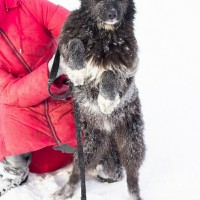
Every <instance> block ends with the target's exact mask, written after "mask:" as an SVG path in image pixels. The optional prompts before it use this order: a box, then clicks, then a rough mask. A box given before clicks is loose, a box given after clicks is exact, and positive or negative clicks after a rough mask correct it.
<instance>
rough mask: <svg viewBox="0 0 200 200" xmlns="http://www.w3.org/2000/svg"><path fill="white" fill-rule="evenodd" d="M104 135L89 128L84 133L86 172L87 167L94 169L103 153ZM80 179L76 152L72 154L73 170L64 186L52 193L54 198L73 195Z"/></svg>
mask: <svg viewBox="0 0 200 200" xmlns="http://www.w3.org/2000/svg"><path fill="white" fill-rule="evenodd" d="M106 141H107V139H106V135H105V134H103V133H101V132H100V131H99V130H96V129H95V130H91V131H90V132H87V133H85V135H84V147H83V151H84V161H85V170H86V172H87V171H88V170H89V169H95V167H96V166H97V164H98V163H99V160H100V158H101V157H102V154H103V153H104V149H105V148H104V146H105V147H107V145H106ZM79 181H80V171H79V166H78V156H77V153H75V155H74V164H73V170H72V173H71V175H70V177H69V181H68V183H67V184H65V185H64V187H63V188H62V189H61V190H59V191H58V192H56V193H55V194H54V200H62V199H67V198H70V197H72V196H73V193H74V191H75V189H76V187H77V185H78V183H79Z"/></svg>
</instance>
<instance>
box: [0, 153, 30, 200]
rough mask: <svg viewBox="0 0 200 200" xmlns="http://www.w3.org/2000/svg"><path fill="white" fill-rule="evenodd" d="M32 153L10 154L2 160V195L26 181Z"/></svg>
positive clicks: (0, 175)
mask: <svg viewBox="0 0 200 200" xmlns="http://www.w3.org/2000/svg"><path fill="white" fill-rule="evenodd" d="M30 160H31V153H26V154H21V155H15V156H8V157H6V158H5V159H4V160H3V161H2V162H0V196H2V195H3V194H5V193H6V192H7V191H8V190H10V189H11V188H15V187H17V186H19V185H21V184H22V183H23V182H25V181H26V179H27V178H28V174H29V164H30Z"/></svg>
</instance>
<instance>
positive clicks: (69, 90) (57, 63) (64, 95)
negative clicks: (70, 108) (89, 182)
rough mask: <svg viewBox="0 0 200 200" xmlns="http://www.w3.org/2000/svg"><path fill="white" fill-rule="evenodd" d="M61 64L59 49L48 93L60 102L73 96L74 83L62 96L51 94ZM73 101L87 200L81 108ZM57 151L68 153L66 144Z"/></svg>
mask: <svg viewBox="0 0 200 200" xmlns="http://www.w3.org/2000/svg"><path fill="white" fill-rule="evenodd" d="M59 63H60V51H59V49H57V51H56V55H55V58H54V62H53V66H52V69H51V72H50V75H49V79H48V92H49V94H50V96H51V97H52V98H54V99H58V100H65V99H66V98H67V97H68V96H69V95H70V94H71V93H72V94H73V87H74V86H73V83H72V82H71V81H70V80H68V81H67V82H68V83H69V89H68V90H67V91H66V93H65V94H63V95H60V96H55V95H54V94H52V93H51V85H52V84H53V83H54V81H55V79H56V76H57V73H58V68H59ZM72 99H73V105H74V116H75V125H76V139H77V144H78V165H79V169H80V179H81V200H86V186H85V162H84V155H83V144H82V136H81V122H80V112H79V107H78V104H77V103H76V101H75V100H74V98H73V97H72ZM56 149H57V150H61V151H62V152H65V153H67V152H68V151H67V150H66V149H67V148H66V147H65V144H62V145H60V146H59V147H58V148H56Z"/></svg>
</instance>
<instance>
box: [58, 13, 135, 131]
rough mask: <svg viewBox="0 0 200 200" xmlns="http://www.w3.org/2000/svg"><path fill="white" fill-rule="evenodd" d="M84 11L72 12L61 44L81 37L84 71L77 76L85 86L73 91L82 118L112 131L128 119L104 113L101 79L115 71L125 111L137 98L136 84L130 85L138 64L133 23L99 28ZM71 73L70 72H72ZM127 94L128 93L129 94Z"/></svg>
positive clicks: (121, 104) (116, 114)
mask: <svg viewBox="0 0 200 200" xmlns="http://www.w3.org/2000/svg"><path fill="white" fill-rule="evenodd" d="M80 12H81V11H75V12H73V13H72V14H71V15H70V17H69V19H68V21H67V23H66V24H65V25H64V27H63V31H62V33H64V35H62V34H61V41H60V43H61V44H63V43H65V44H67V43H68V42H69V41H70V40H71V39H73V38H79V39H80V40H81V41H82V42H83V44H84V47H85V58H84V61H85V68H84V69H81V70H79V72H78V70H77V73H74V72H72V73H74V74H75V75H76V76H77V77H78V76H80V78H81V77H84V85H83V86H78V87H76V89H75V90H74V96H75V98H76V100H77V102H78V104H79V108H80V112H81V114H82V118H83V119H84V120H86V121H87V122H88V123H90V124H92V125H93V126H94V127H96V128H98V129H102V128H103V129H104V130H105V131H106V132H110V131H111V130H112V129H114V127H115V126H116V123H118V122H119V123H120V120H123V119H124V118H125V113H123V112H121V115H123V116H119V115H120V114H119V113H117V112H115V114H114V115H110V116H106V115H105V114H103V113H102V112H101V111H100V109H99V106H98V103H97V96H98V94H99V80H100V77H101V75H102V73H103V72H104V71H107V70H112V71H114V72H115V73H116V74H117V75H118V80H117V81H118V85H119V88H118V89H119V92H120V94H121V98H122V101H121V102H120V107H121V108H123V107H124V106H125V104H126V103H127V102H130V101H133V100H134V98H135V96H136V95H135V90H136V89H135V85H134V84H131V83H132V82H131V81H130V79H133V74H134V72H135V69H136V64H137V44H136V40H135V37H134V34H133V26H132V21H130V22H126V25H125V24H122V25H121V26H120V28H118V29H116V30H104V29H101V30H100V29H99V28H98V27H97V26H96V25H95V24H94V23H93V22H92V21H90V19H89V18H87V17H86V16H83V15H84V14H83V13H80ZM68 73H71V72H70V71H69V72H68ZM127 92H128V93H127Z"/></svg>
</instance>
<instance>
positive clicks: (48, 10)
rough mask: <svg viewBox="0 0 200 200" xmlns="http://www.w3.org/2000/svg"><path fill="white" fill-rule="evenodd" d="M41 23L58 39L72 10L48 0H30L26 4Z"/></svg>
mask: <svg viewBox="0 0 200 200" xmlns="http://www.w3.org/2000/svg"><path fill="white" fill-rule="evenodd" d="M26 6H27V7H28V9H29V10H30V12H32V14H33V15H34V16H35V18H36V19H37V20H38V21H39V23H40V24H41V25H43V26H44V28H46V29H47V30H48V31H50V33H51V34H52V36H53V37H54V38H55V39H57V38H58V36H59V34H60V31H61V28H62V26H63V24H64V22H65V20H66V18H67V17H68V16H69V14H70V11H69V10H67V9H66V8H64V7H62V6H60V5H55V4H53V3H51V2H49V1H47V0H37V1H33V0H29V3H28V5H26Z"/></svg>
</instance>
